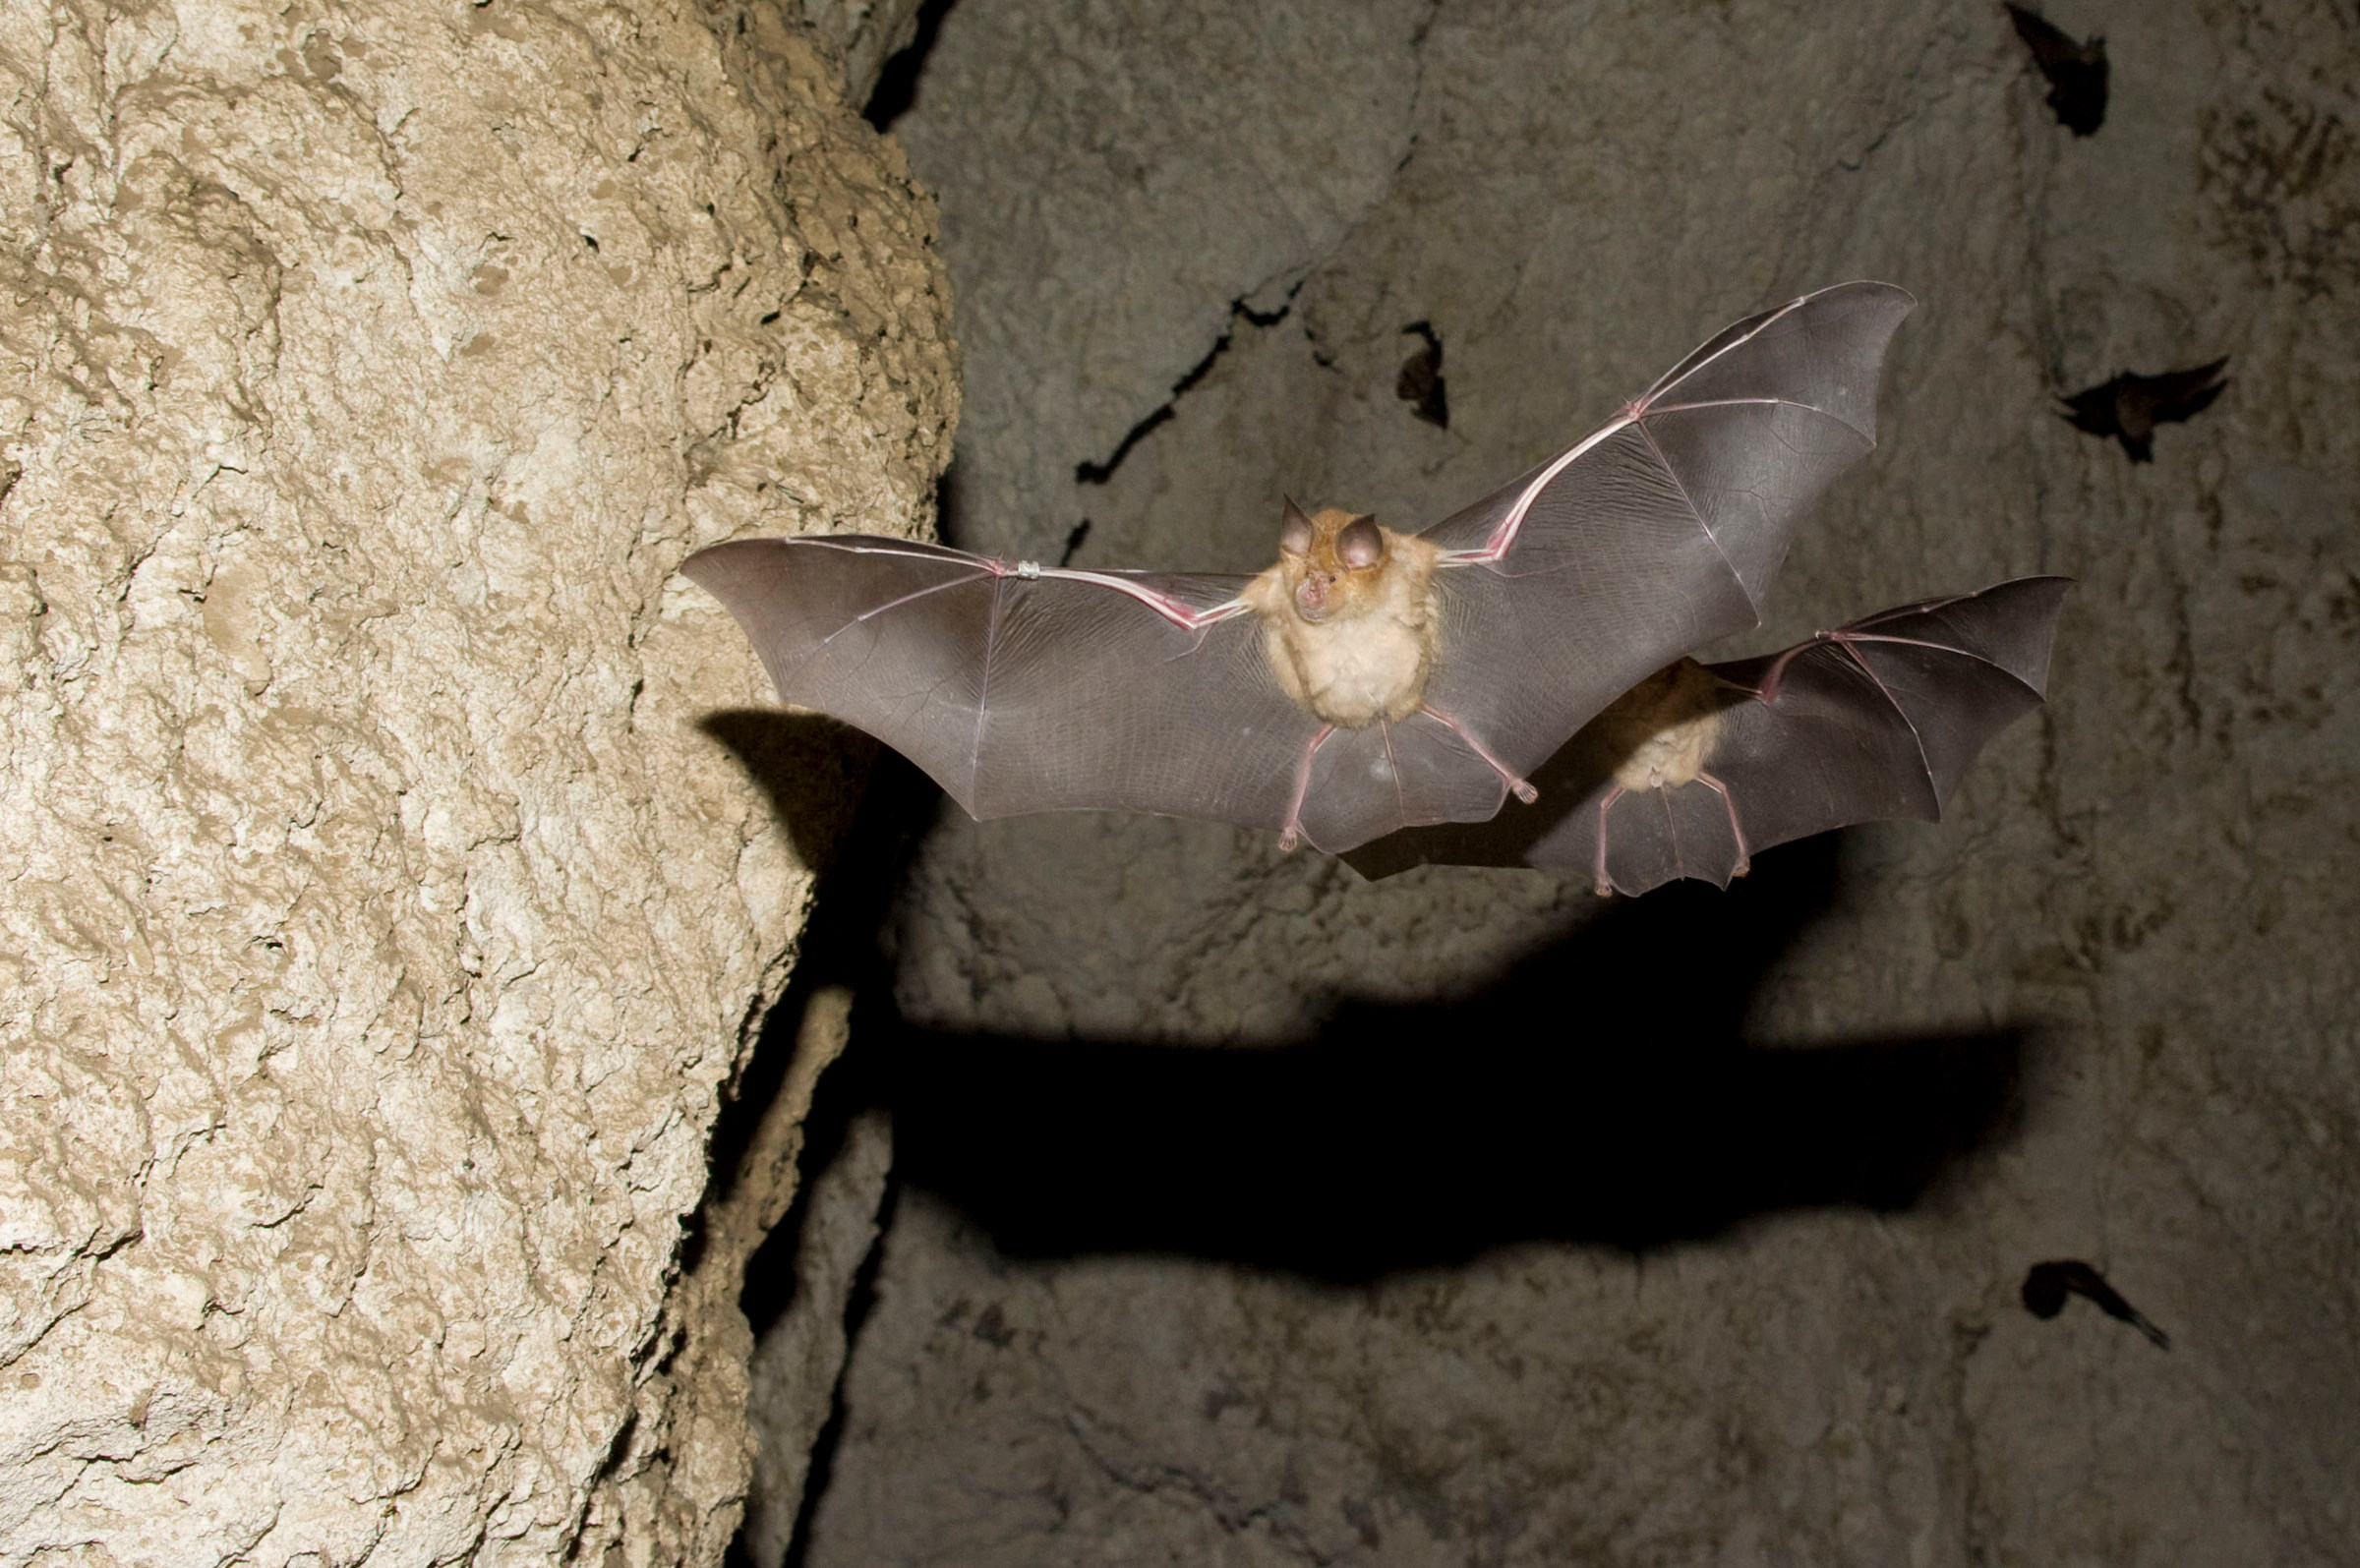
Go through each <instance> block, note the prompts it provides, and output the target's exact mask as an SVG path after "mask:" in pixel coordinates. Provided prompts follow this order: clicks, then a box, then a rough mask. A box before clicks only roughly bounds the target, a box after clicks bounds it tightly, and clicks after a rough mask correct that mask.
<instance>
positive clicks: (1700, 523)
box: [1425, 283, 1915, 770]
mask: <svg viewBox="0 0 2360 1568" xmlns="http://www.w3.org/2000/svg"><path fill="white" fill-rule="evenodd" d="M1914 303H1915V302H1914V301H1912V300H1911V298H1910V296H1909V295H1908V294H1906V293H1904V292H1902V291H1901V290H1900V289H1897V288H1894V287H1892V286H1891V285H1890V284H1884V283H1847V284H1844V285H1842V286H1840V287H1837V288H1832V289H1827V290H1823V291H1822V292H1820V293H1817V294H1812V295H1808V296H1806V297H1805V298H1803V299H1800V300H1797V301H1795V302H1794V303H1793V304H1791V305H1787V306H1782V307H1780V308H1779V309H1778V310H1775V311H1766V312H1764V313H1762V314H1761V315H1759V316H1755V317H1750V318H1748V319H1745V320H1743V321H1741V322H1739V323H1738V324H1737V325H1735V326H1732V327H1730V328H1729V329H1728V330H1726V331H1724V332H1722V333H1720V334H1718V335H1717V336H1715V337H1714V338H1713V339H1712V340H1711V341H1709V342H1707V343H1706V344H1704V345H1703V346H1702V347H1700V348H1698V349H1697V350H1696V351H1695V352H1694V353H1692V354H1690V355H1689V356H1688V357H1687V358H1686V359H1684V360H1682V362H1681V364H1680V365H1679V366H1677V367H1675V368H1674V369H1673V371H1672V372H1671V373H1670V374H1669V375H1667V376H1666V377H1663V379H1661V380H1659V381H1658V382H1656V384H1655V385H1654V386H1653V387H1651V388H1650V389H1649V390H1648V392H1647V393H1646V395H1645V396H1643V397H1641V398H1640V399H1639V400H1638V401H1636V402H1635V403H1633V404H1632V405H1631V406H1630V407H1629V408H1628V409H1627V410H1625V411H1624V413H1623V415H1622V416H1621V417H1620V418H1619V419H1618V420H1616V421H1615V422H1613V423H1611V424H1609V425H1608V426H1607V427H1606V428H1605V429H1604V430H1601V431H1599V432H1598V433H1596V434H1595V435H1593V436H1589V437H1587V438H1586V439H1585V440H1583V441H1581V442H1580V443H1577V444H1576V445H1575V446H1573V447H1570V448H1568V449H1567V450H1566V451H1565V452H1564V453H1561V454H1560V455H1559V456H1558V457H1556V458H1554V459H1552V460H1551V461H1550V462H1548V463H1545V464H1542V465H1541V466H1540V467H1539V468H1536V469H1534V470H1533V471H1532V472H1531V473H1529V474H1526V475H1525V476H1524V477H1523V478H1521V479H1519V480H1517V481H1516V482H1515V483H1514V484H1512V485H1508V486H1506V487H1505V488H1503V489H1502V490H1500V491H1497V492H1495V493H1494V494H1491V495H1489V496H1486V497H1485V498H1484V499H1483V500H1480V501H1478V502H1476V503H1475V504H1474V505H1473V506H1470V507H1468V508H1467V509H1465V510H1464V511H1462V512H1459V513H1457V514H1456V515H1454V516H1452V517H1449V518H1447V519H1446V520H1444V521H1443V522H1441V523H1439V524H1437V525H1436V526H1435V527H1434V528H1432V529H1430V530H1428V531H1427V533H1426V535H1425V537H1426V538H1427V539H1429V540H1431V541H1432V542H1434V543H1435V544H1437V545H1440V546H1442V547H1443V548H1444V549H1445V550H1446V551H1449V552H1453V554H1454V556H1455V557H1456V559H1455V560H1454V561H1453V562H1452V563H1451V564H1450V565H1449V566H1448V567H1446V570H1445V571H1444V572H1442V573H1441V574H1439V575H1438V578H1437V581H1438V584H1439V588H1440V592H1441V593H1442V594H1443V595H1444V597H1445V599H1446V625H1447V626H1448V627H1449V628H1451V631H1452V636H1451V638H1450V641H1449V642H1448V643H1446V646H1445V649H1444V653H1443V656H1442V659H1441V661H1439V662H1438V665H1437V668H1436V676H1435V683H1434V686H1433V687H1432V690H1433V693H1434V701H1435V703H1436V705H1437V706H1440V707H1444V708H1446V709H1447V710H1449V711H1451V712H1454V713H1456V714H1458V715H1459V716H1460V718H1461V723H1462V724H1466V725H1468V726H1469V727H1470V729H1471V730H1472V731H1473V732H1474V733H1476V734H1477V735H1478V737H1479V738H1481V739H1482V740H1483V741H1484V742H1485V743H1486V744H1487V745H1489V746H1490V747H1491V748H1492V750H1493V751H1494V752H1495V753H1496V754H1497V755H1499V756H1500V757H1501V758H1502V759H1503V760H1505V762H1506V763H1507V764H1508V765H1509V766H1510V767H1513V768H1516V769H1518V770H1523V769H1529V768H1532V767H1537V766H1538V765H1539V764H1540V763H1541V762H1542V761H1543V760H1544V759H1545V758H1547V757H1548V756H1550V755H1551V754H1552V753H1554V752H1555V751H1556V750H1557V749H1558V747H1559V746H1561V745H1562V744H1563V743H1564V739H1565V737H1566V736H1568V735H1570V734H1571V733H1572V732H1573V731H1574V730H1575V729H1576V728H1578V727H1579V726H1581V725H1582V724H1584V723H1585V722H1587V721H1588V719H1589V718H1590V717H1591V716H1592V715H1593V714H1595V713H1597V712H1598V711H1599V709H1601V708H1603V707H1604V706H1605V705H1606V704H1607V703H1608V702H1610V701H1612V700H1613V699H1614V698H1615V696H1616V695H1617V694H1619V693H1621V692H1623V691H1624V690H1627V689H1628V688H1629V687H1630V686H1631V685H1632V684H1634V683H1635V682H1636V681H1638V680H1639V679H1640V678H1641V677H1642V676H1644V675H1646V674H1647V673H1648V672H1649V671H1650V670H1654V669H1657V668H1662V667H1663V666H1664V665H1665V664H1666V663H1667V662H1669V661H1670V660H1672V659H1674V658H1676V657H1678V656H1679V655H1681V654H1682V653H1684V652H1686V651H1687V650H1688V649H1690V648H1694V647H1697V646H1699V645H1700V644H1703V643H1706V642H1709V641H1712V640H1713V639H1714V638H1717V637H1721V636H1724V635H1727V634H1728V633H1730V632H1733V631H1741V630H1743V629H1745V628H1746V627H1749V626H1753V625H1756V624H1758V623H1759V621H1760V604H1761V599H1762V596H1763V594H1764V593H1765V592H1766V591H1767V589H1768V586H1769V582H1770V579H1771V577H1772V575H1773V574H1774V573H1775V572H1776V571H1777V569H1778V567H1779V565H1780V564H1781V563H1783V562H1784V561H1785V559H1786V554H1787V547H1788V545H1789V544H1790V542H1791V541H1792V539H1793V537H1794V530H1795V525H1796V523H1797V522H1798V521H1799V520H1800V517H1801V514H1802V512H1803V510H1804V508H1806V507H1807V506H1808V505H1809V504H1810V503H1811V502H1812V501H1813V500H1815V499H1816V498H1817V497H1818V495H1819V494H1820V493H1821V492H1822V491H1824V490H1825V489H1826V488H1827V486H1828V484H1829V483H1830V482H1831V481H1833V480H1834V478H1835V477H1836V475H1837V474H1838V473H1840V472H1842V470H1843V469H1844V468H1846V467H1847V466H1849V465H1850V464H1851V463H1853V462H1855V461H1857V460H1858V459H1859V457H1860V456H1861V455H1862V454H1863V453H1865V452H1866V451H1867V450H1868V449H1869V447H1870V446H1871V445H1873V444H1874V441H1875V434H1876V387H1877V379H1878V373H1879V369H1880V367H1881V365H1882V363H1883V356H1884V350H1885V344H1886V343H1887V341H1888V340H1889V339H1890V338H1891V336H1892V334H1893V330H1894V328H1895V327H1896V326H1898V325H1899V324H1900V322H1901V319H1902V318H1903V317H1904V316H1906V315H1907V314H1908V313H1909V311H1910V310H1911V309H1912V307H1913V305H1914Z"/></svg>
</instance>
